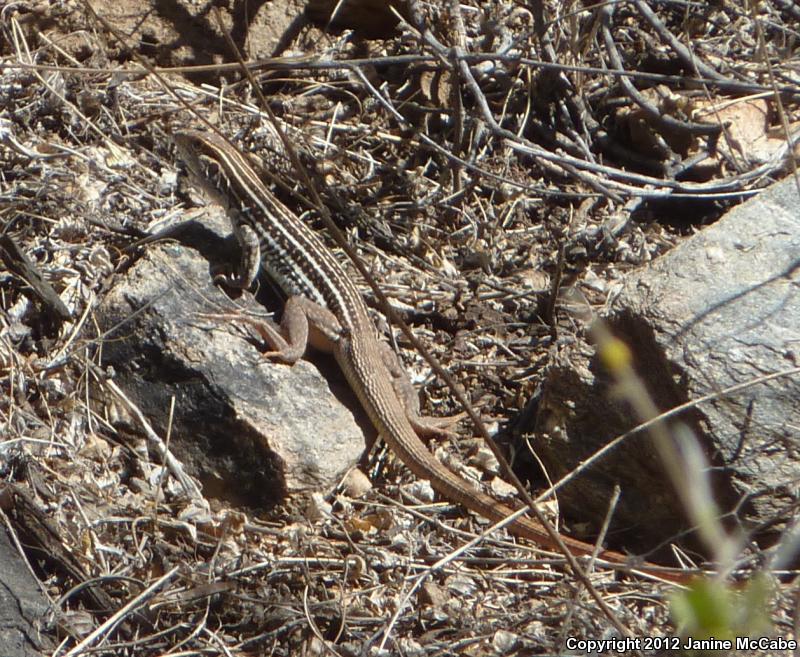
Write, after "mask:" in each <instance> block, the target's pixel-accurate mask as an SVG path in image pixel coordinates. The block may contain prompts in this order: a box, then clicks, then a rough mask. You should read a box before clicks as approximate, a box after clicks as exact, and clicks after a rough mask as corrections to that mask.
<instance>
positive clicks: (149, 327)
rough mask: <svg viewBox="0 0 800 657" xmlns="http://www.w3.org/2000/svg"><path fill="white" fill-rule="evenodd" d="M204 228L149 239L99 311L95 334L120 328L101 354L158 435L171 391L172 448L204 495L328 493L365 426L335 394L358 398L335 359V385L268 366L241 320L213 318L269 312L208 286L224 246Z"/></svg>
mask: <svg viewBox="0 0 800 657" xmlns="http://www.w3.org/2000/svg"><path fill="white" fill-rule="evenodd" d="M199 230H202V229H199ZM185 232H189V231H185ZM191 232H192V233H195V232H197V231H194V230H192V231H191ZM205 232H206V234H205V235H201V236H200V237H197V236H193V237H192V238H191V239H190V240H189V239H183V238H182V242H184V243H182V244H174V243H171V244H158V245H153V246H148V247H147V252H146V255H145V256H144V257H142V259H141V260H139V261H138V262H136V264H135V265H134V266H133V267H131V269H130V270H129V271H128V272H127V274H126V276H125V278H124V279H123V280H121V281H120V282H119V283H118V284H117V285H115V287H114V288H113V289H112V290H111V291H110V292H109V294H108V295H107V296H106V298H105V299H104V301H103V303H102V304H101V306H100V308H99V311H98V319H99V323H100V326H101V328H102V330H104V331H108V330H109V329H111V328H112V327H116V328H115V329H114V330H113V332H112V333H111V334H109V335H106V336H105V342H104V346H103V362H104V364H106V365H112V366H113V368H114V371H115V377H114V378H115V381H116V383H117V384H118V385H119V386H120V387H121V388H122V389H123V391H124V392H125V393H126V394H127V395H128V396H129V397H130V398H131V399H132V400H133V401H134V402H135V403H136V404H137V406H138V407H139V408H140V409H141V410H142V411H143V412H144V413H145V415H146V417H148V418H149V420H150V421H151V423H152V424H153V426H154V427H155V428H156V430H157V431H158V432H159V434H160V435H161V436H162V437H164V436H166V433H167V428H168V425H169V409H170V401H171V399H172V398H173V397H174V398H175V415H174V418H173V420H172V430H171V437H170V447H171V449H172V451H173V452H174V453H175V454H176V455H177V456H178V457H179V459H180V460H182V461H183V463H184V465H185V466H186V468H187V470H188V472H189V473H190V474H192V475H194V476H195V477H197V478H198V479H199V480H200V481H201V482H202V485H203V492H204V494H205V495H206V496H210V497H214V498H219V499H227V500H229V501H231V502H232V503H234V504H245V505H249V506H271V505H274V504H277V503H280V502H282V501H283V500H284V498H285V497H286V495H288V494H292V493H296V492H302V491H319V490H324V491H327V490H328V489H330V488H331V487H333V486H334V485H336V484H337V483H338V482H339V480H340V479H341V477H342V476H343V474H344V473H345V472H346V471H347V470H348V469H349V468H351V467H352V466H353V465H354V463H356V461H357V460H358V458H359V457H360V455H361V454H362V453H363V451H364V433H363V432H362V430H361V429H360V428H359V426H358V424H357V423H356V422H355V420H354V417H353V414H352V412H351V411H350V410H348V408H347V407H346V406H343V405H342V403H341V402H340V400H339V399H337V397H341V398H342V399H343V400H345V402H346V403H347V404H349V405H350V407H351V408H354V409H358V402H357V400H356V399H355V397H354V396H352V395H351V394H350V393H349V389H348V388H347V387H346V384H345V383H344V380H343V378H342V377H341V375H340V374H339V372H338V368H336V367H335V365H334V364H333V361H332V359H329V360H330V364H331V367H330V368H329V370H330V374H331V377H332V378H331V379H329V380H330V381H332V382H341V383H340V384H339V383H336V388H337V389H336V391H332V390H331V387H330V385H329V380H326V378H325V377H323V376H322V374H321V373H320V371H319V369H318V368H317V367H316V366H315V365H313V364H311V363H310V362H308V361H306V360H301V361H299V362H298V363H296V364H295V365H293V366H288V365H285V364H280V363H276V362H272V361H270V359H269V358H266V357H264V356H263V355H262V354H261V353H260V351H259V347H261V349H262V350H264V349H265V346H264V345H263V344H260V338H257V337H255V336H254V335H253V334H252V331H248V327H247V325H246V324H241V323H237V321H236V320H235V319H233V318H230V317H228V318H226V319H220V318H218V317H216V318H215V317H212V316H210V315H219V314H220V313H236V314H242V315H248V316H251V317H252V316H253V315H254V314H258V315H261V316H262V317H263V315H264V313H265V309H264V307H263V306H261V305H260V304H259V303H257V302H256V301H255V300H253V299H252V297H251V295H249V294H247V293H245V294H243V295H242V296H241V297H240V298H238V299H236V300H235V301H234V300H231V299H230V298H228V297H227V296H226V295H225V294H224V293H223V292H222V291H221V290H220V289H219V288H217V287H216V286H214V285H213V284H212V276H211V273H210V271H209V260H211V261H213V259H214V257H215V254H216V256H217V257H219V254H222V253H224V252H225V249H223V248H221V246H220V242H221V240H220V239H219V238H218V237H213V234H211V235H209V231H208V230H206V231H205ZM187 243H188V245H190V246H192V247H194V248H188V245H187ZM198 249H199V251H198ZM201 253H202V255H201ZM204 256H205V257H204ZM231 262H235V259H234V260H231ZM265 296H267V297H269V296H270V295H265ZM272 299H273V301H274V300H275V297H274V295H273V296H272ZM323 360H324V359H323ZM130 429H131V430H134V431H135V430H136V429H137V428H136V427H135V426H133V425H131V426H130Z"/></svg>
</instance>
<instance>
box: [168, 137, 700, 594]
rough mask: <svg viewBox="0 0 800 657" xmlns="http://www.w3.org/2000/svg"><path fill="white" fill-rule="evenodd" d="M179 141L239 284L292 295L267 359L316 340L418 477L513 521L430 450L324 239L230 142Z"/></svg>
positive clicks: (527, 529)
mask: <svg viewBox="0 0 800 657" xmlns="http://www.w3.org/2000/svg"><path fill="white" fill-rule="evenodd" d="M174 140H175V143H176V145H177V148H178V152H179V155H180V157H181V159H183V161H184V163H185V164H186V166H187V168H188V170H189V172H190V174H191V177H192V178H193V179H194V182H195V184H196V185H198V186H199V187H200V188H201V189H202V190H203V191H204V192H205V195H206V196H208V197H209V198H210V199H211V200H212V201H213V202H216V203H219V204H220V205H221V206H222V207H223V208H225V209H226V211H227V214H228V217H229V219H230V221H231V224H232V226H233V230H234V233H235V234H236V236H237V238H238V240H239V243H240V244H241V246H242V251H243V260H242V270H243V271H242V272H241V274H240V276H239V279H238V280H237V281H236V284H238V285H239V286H242V287H249V286H250V284H251V283H252V282H253V281H254V280H255V278H256V276H257V274H258V271H259V267H260V266H263V267H264V268H266V270H267V272H268V273H269V275H270V276H271V277H272V279H273V280H274V281H275V282H276V283H277V284H278V286H279V287H280V288H281V289H282V291H283V292H284V294H286V296H287V297H288V301H287V303H286V306H285V308H284V312H283V317H282V320H281V331H278V330H276V329H275V328H274V327H271V328H267V327H265V329H267V336H266V337H267V340H268V341H269V342H270V343H271V346H272V347H273V349H275V351H273V352H270V353H268V354H267V355H268V356H271V357H274V358H278V359H280V360H282V361H284V362H287V363H292V362H295V361H296V360H297V359H299V358H300V357H301V356H302V355H303V352H304V351H305V348H306V344H307V343H308V342H310V343H311V344H312V345H313V346H315V347H317V348H320V349H323V350H327V351H328V352H332V353H333V355H334V357H335V359H336V361H337V363H338V364H339V367H341V369H342V371H343V372H344V374H345V376H346V378H347V381H348V383H349V384H350V387H351V388H352V389H353V390H354V391H355V393H356V395H357V396H358V399H359V401H360V402H361V404H362V406H363V407H364V409H365V410H366V412H367V414H368V415H369V417H370V420H371V421H372V424H373V425H374V426H375V428H376V429H377V431H378V432H379V433H380V435H381V436H382V437H383V438H384V440H385V441H386V443H387V444H388V445H389V447H390V448H391V449H392V450H393V451H394V452H395V454H397V456H399V457H400V459H401V460H402V461H403V463H405V464H406V466H408V467H409V468H410V469H411V471H412V472H413V473H414V474H415V475H416V476H417V477H420V478H423V479H428V480H430V482H431V485H432V486H433V488H434V489H435V490H436V491H438V492H439V493H440V494H441V495H443V496H444V497H445V498H447V499H448V500H450V501H451V502H455V503H457V504H460V505H463V506H465V507H467V508H468V509H471V510H472V511H474V512H476V513H479V514H480V515H482V516H484V517H486V518H489V519H491V520H493V521H500V520H502V519H504V518H506V517H507V516H508V515H510V514H511V513H512V511H511V509H510V508H508V507H507V506H505V505H503V504H501V503H499V502H497V501H496V500H494V499H492V498H491V497H489V496H488V495H485V494H483V493H481V492H479V491H477V490H475V489H474V488H473V487H472V486H470V485H469V484H468V483H467V482H466V481H464V480H463V479H461V478H460V477H458V476H457V475H455V474H454V473H453V472H451V471H450V470H449V469H447V468H446V467H445V466H444V465H443V464H442V463H440V462H439V461H438V460H437V459H436V458H434V457H433V455H432V454H431V453H430V452H429V451H428V450H427V448H426V447H425V445H424V444H423V442H422V440H421V439H420V437H419V435H418V433H421V434H425V433H429V432H431V425H430V424H428V423H426V421H425V419H424V418H421V417H419V416H418V415H417V413H416V410H415V409H413V408H410V407H408V405H405V404H404V403H403V401H401V399H400V395H398V393H397V391H396V390H395V386H394V385H393V384H392V379H393V376H395V375H393V374H391V373H390V365H389V364H387V363H390V361H389V360H388V359H389V358H390V356H391V357H392V358H393V357H394V354H393V353H392V352H391V350H390V349H389V347H388V345H385V344H383V343H382V342H381V340H380V338H379V337H378V333H377V330H376V328H375V326H374V325H373V323H372V321H371V320H370V318H369V315H368V313H367V308H366V305H365V304H364V300H363V299H362V297H361V294H360V293H359V291H358V289H357V288H356V286H355V284H354V283H353V281H352V280H351V279H350V277H349V276H348V275H347V274H346V273H345V271H344V269H343V268H342V266H341V265H340V264H339V262H338V261H337V260H336V258H335V257H334V256H333V254H332V252H331V251H330V250H329V249H328V248H327V247H326V246H325V245H324V244H323V243H322V241H321V240H320V238H319V237H317V235H316V234H315V233H314V232H313V231H312V230H311V229H310V228H308V227H307V226H306V225H305V224H304V223H303V222H302V221H301V220H300V219H299V218H298V217H297V216H296V215H295V214H293V213H292V212H291V211H290V210H289V209H288V208H287V207H286V206H285V205H283V203H281V202H280V201H279V200H278V199H277V198H276V197H275V196H274V195H273V194H272V192H270V191H269V190H268V189H267V187H266V186H265V185H264V184H263V183H262V182H261V180H260V178H259V177H258V175H256V173H255V171H254V170H253V167H252V166H251V165H250V163H249V161H248V159H247V158H246V157H245V156H244V155H242V154H240V153H239V152H238V151H237V150H236V149H235V148H233V147H232V146H230V145H229V144H228V143H227V142H226V141H225V140H224V139H222V138H221V137H219V136H217V135H215V134H212V133H205V132H199V131H184V132H179V133H178V134H176V135H175V136H174ZM387 351H388V352H389V355H390V356H389V355H387ZM508 528H509V530H510V531H511V532H513V533H515V534H517V535H519V536H522V537H524V538H527V539H530V540H532V541H534V542H536V543H537V544H539V545H543V546H546V547H548V548H551V549H552V548H555V547H556V546H555V544H554V542H553V540H552V539H551V538H550V536H549V535H548V534H547V532H546V531H545V530H544V528H543V527H542V526H541V525H539V524H538V523H536V522H534V521H532V520H531V519H529V518H526V517H521V518H518V519H516V520H514V521H513V522H512V523H511V524H510V525H509V526H508ZM563 542H564V543H565V544H566V546H567V547H568V548H569V549H570V550H571V551H572V552H573V553H575V554H579V555H591V554H593V553H594V552H595V548H594V546H592V545H590V544H588V543H584V542H581V541H578V540H575V539H572V538H568V537H563ZM598 558H599V559H601V560H604V561H606V562H610V563H615V564H625V565H631V566H633V563H632V562H631V560H630V559H629V558H628V557H626V556H625V555H623V554H621V553H619V552H614V551H611V550H605V551H601V552H600V554H599V555H598ZM633 567H635V568H636V569H637V570H641V571H651V570H652V571H653V574H657V575H658V576H660V577H664V578H666V579H674V580H682V579H684V578H685V576H684V575H681V574H680V573H679V572H676V571H673V570H671V569H661V568H659V567H657V566H654V565H653V564H646V566H642V565H638V566H633Z"/></svg>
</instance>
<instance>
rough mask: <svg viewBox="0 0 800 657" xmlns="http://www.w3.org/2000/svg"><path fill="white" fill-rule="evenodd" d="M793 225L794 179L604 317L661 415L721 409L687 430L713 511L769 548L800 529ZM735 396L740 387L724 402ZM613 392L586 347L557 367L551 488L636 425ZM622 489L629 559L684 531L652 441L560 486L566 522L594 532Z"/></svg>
mask: <svg viewBox="0 0 800 657" xmlns="http://www.w3.org/2000/svg"><path fill="white" fill-rule="evenodd" d="M798 225H800V198H799V197H798V190H797V186H796V182H795V181H794V180H793V179H791V178H788V179H786V180H784V181H783V182H781V183H778V184H776V185H773V186H772V187H771V188H769V189H768V190H766V191H764V192H762V193H761V194H760V195H759V196H757V197H755V198H753V199H751V200H749V201H747V202H746V203H744V204H742V205H740V206H738V207H736V208H734V209H733V210H732V211H730V212H729V213H728V214H727V215H726V216H725V217H723V218H722V219H721V220H720V221H718V222H717V223H716V224H714V225H713V226H711V227H709V228H706V229H704V230H703V231H701V232H700V233H698V234H697V235H695V236H693V237H691V238H690V239H687V240H686V241H685V242H684V243H683V244H681V245H680V246H678V247H676V248H675V249H673V250H672V251H670V252H669V253H667V254H666V255H664V256H662V257H661V258H659V259H657V260H655V261H654V262H652V263H651V264H650V265H649V266H648V267H647V268H645V269H643V270H641V271H637V272H634V273H633V274H631V275H629V276H627V277H626V278H625V280H624V282H623V284H622V287H621V289H620V290H619V291H618V294H616V295H614V296H613V298H612V300H611V301H610V303H609V305H608V308H607V312H606V321H607V323H608V326H609V328H610V330H611V331H612V333H613V334H614V335H615V336H617V337H619V338H621V339H622V340H624V341H625V342H626V343H627V345H628V346H629V347H630V348H631V350H632V352H633V355H634V362H635V367H636V370H637V372H638V374H639V376H640V377H641V378H642V379H643V381H645V383H646V386H647V392H648V393H649V394H650V396H651V397H652V398H653V399H654V400H655V402H656V404H657V405H658V407H659V408H660V409H661V410H662V411H667V410H669V409H671V408H673V407H675V406H678V405H680V404H683V403H685V402H687V401H690V400H698V399H701V398H703V397H705V396H707V395H711V396H712V398H711V399H710V400H708V401H705V402H703V403H701V404H699V405H697V406H696V407H693V408H690V409H689V410H687V411H685V412H683V413H682V414H681V415H680V416H679V421H680V422H681V423H683V424H684V425H687V426H688V427H690V428H691V430H692V432H693V433H694V435H695V436H696V437H697V439H698V441H699V442H700V444H701V445H702V447H703V448H704V450H705V453H706V455H707V458H708V460H709V461H710V463H712V464H713V466H714V467H713V469H712V472H710V473H709V474H710V477H711V481H712V484H713V487H714V490H715V495H716V501H717V503H718V504H719V505H720V507H721V508H722V509H723V510H724V511H729V512H730V513H731V514H732V517H731V518H728V520H731V519H732V518H735V522H736V523H737V524H738V523H740V524H742V525H744V527H745V528H746V529H751V530H752V529H757V530H758V534H759V537H760V538H762V539H764V541H765V542H769V541H770V540H774V536H775V533H776V532H779V531H780V530H781V529H782V528H783V527H784V526H785V522H786V521H787V520H789V519H791V518H792V516H793V514H794V511H793V509H796V505H797V492H798V488H797V481H798V479H800V460H798V458H797V436H798V427H800V404H799V403H798V400H800V377H799V376H798V372H797V367H798V361H800V346H798V344H800V343H798V326H800V294H799V293H798V291H800V286H799V285H798V283H800V229H798ZM792 370H794V371H793V373H792ZM781 372H783V373H785V374H784V375H781V376H777V377H776V378H771V379H770V378H769V377H770V376H771V375H776V374H779V373H781ZM735 385H739V386H742V387H741V389H738V390H736V391H735V392H732V393H730V394H717V393H721V391H725V390H726V389H728V388H730V387H731V386H735ZM609 389H610V382H609V379H608V375H607V374H606V373H605V372H603V371H602V369H601V368H600V367H599V365H598V362H597V358H596V356H595V353H594V349H593V348H592V347H591V346H589V345H588V344H587V342H585V341H583V340H578V341H576V342H575V343H574V344H572V345H569V346H567V347H565V348H563V349H562V350H561V352H560V353H559V354H558V355H557V358H556V359H555V362H554V363H553V365H552V367H551V368H550V371H549V373H548V375H547V381H546V383H545V385H544V387H543V395H542V400H541V404H540V407H539V413H538V418H537V423H536V424H537V426H536V431H537V432H538V438H537V442H536V444H535V449H536V452H537V455H538V456H539V458H541V460H542V462H543V463H544V464H545V467H546V468H547V471H548V473H549V476H550V477H551V478H552V479H553V480H554V481H555V480H558V479H559V478H561V477H562V476H564V475H565V474H567V473H568V472H570V471H571V470H573V469H574V468H575V467H576V466H577V465H578V464H579V463H580V462H581V461H582V460H584V459H586V458H588V457H589V456H590V455H591V454H593V453H594V452H596V451H597V450H598V449H600V448H601V447H603V446H604V445H605V444H606V443H608V442H609V441H610V440H612V439H613V438H614V437H615V436H618V435H621V434H623V433H625V432H626V431H628V430H629V429H631V428H632V427H634V426H635V425H636V424H638V419H637V418H635V417H634V416H633V414H632V412H631V410H630V407H629V406H628V404H627V403H625V402H624V401H622V400H619V399H614V398H613V397H612V396H611V395H610V394H609ZM615 484H619V485H620V486H621V492H622V495H621V498H620V501H619V504H618V505H617V507H616V510H615V513H614V522H613V524H612V530H611V534H610V535H611V536H614V535H615V533H617V534H621V535H622V542H623V544H624V545H626V546H631V547H633V546H636V547H637V548H639V549H642V548H645V547H652V546H654V545H655V544H657V543H658V542H660V541H663V540H666V539H670V538H671V537H674V536H675V535H676V534H677V533H678V532H679V531H681V530H683V529H686V527H687V525H688V523H687V521H686V520H685V516H684V514H683V509H682V507H681V504H680V501H679V499H678V496H676V495H675V492H674V490H673V488H672V485H671V483H670V482H669V480H668V479H667V478H666V476H665V474H664V471H663V469H662V467H661V465H660V463H658V459H657V456H656V453H655V450H654V448H653V445H652V444H651V442H650V438H649V437H648V436H647V434H646V433H644V432H640V433H637V434H635V435H634V436H632V437H630V438H628V439H626V440H625V441H624V442H623V444H622V445H621V446H620V447H618V448H616V449H615V450H613V451H612V452H611V453H610V454H609V455H608V456H607V457H605V458H603V459H602V461H600V462H599V463H598V464H597V465H595V466H592V467H591V468H589V469H588V470H587V471H586V472H583V473H582V474H581V475H580V476H579V477H578V478H577V479H576V480H575V481H574V482H572V483H570V484H568V485H567V486H565V487H564V489H562V490H561V491H560V492H559V500H560V503H561V508H562V510H564V511H565V512H566V513H567V515H570V514H572V513H574V514H580V516H581V517H586V516H587V515H588V516H589V517H591V518H592V519H593V521H594V523H595V526H599V523H600V522H601V520H602V517H603V515H604V514H605V513H606V507H607V500H609V499H610V498H611V495H612V490H613V487H614V485H615ZM612 542H613V541H612Z"/></svg>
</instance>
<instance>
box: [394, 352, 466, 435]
mask: <svg viewBox="0 0 800 657" xmlns="http://www.w3.org/2000/svg"><path fill="white" fill-rule="evenodd" d="M378 344H379V345H380V352H381V359H382V360H383V362H384V364H385V365H386V369H388V370H389V375H390V376H391V383H392V388H393V389H394V392H395V394H396V395H397V398H398V399H399V400H400V403H401V405H402V406H403V409H404V410H405V412H406V419H407V420H408V422H409V424H410V425H411V426H412V427H413V429H414V431H415V432H416V433H417V435H418V436H420V438H436V437H444V438H456V437H458V434H457V433H456V432H454V431H450V427H452V426H453V425H455V424H456V423H457V422H458V421H459V420H461V419H462V418H463V417H464V413H459V414H457V415H452V416H449V417H441V418H439V417H436V418H434V417H427V416H425V415H421V414H420V411H419V397H418V396H417V391H416V390H415V389H414V385H413V384H412V383H411V379H410V378H409V377H408V373H407V372H406V371H405V369H404V368H403V366H402V365H401V364H400V361H399V360H398V358H397V354H395V353H394V351H392V349H391V347H390V346H389V345H388V344H386V343H385V342H379V343H378Z"/></svg>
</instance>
